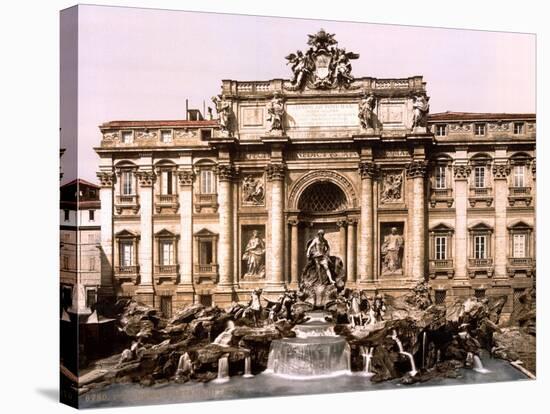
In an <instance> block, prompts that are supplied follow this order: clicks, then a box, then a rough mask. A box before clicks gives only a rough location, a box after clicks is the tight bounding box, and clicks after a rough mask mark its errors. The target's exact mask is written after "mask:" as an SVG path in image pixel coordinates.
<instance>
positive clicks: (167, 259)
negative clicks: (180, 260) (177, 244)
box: [159, 240, 175, 266]
mask: <svg viewBox="0 0 550 414" xmlns="http://www.w3.org/2000/svg"><path fill="white" fill-rule="evenodd" d="M159 252H160V264H161V265H164V266H167V265H171V264H174V262H175V260H174V242H173V241H172V240H161V241H160V242H159Z"/></svg>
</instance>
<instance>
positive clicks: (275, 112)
mask: <svg viewBox="0 0 550 414" xmlns="http://www.w3.org/2000/svg"><path fill="white" fill-rule="evenodd" d="M284 116H285V104H284V101H283V98H282V97H281V95H280V94H279V92H275V93H274V94H273V99H271V101H269V103H268V104H267V122H269V132H272V131H279V132H281V133H282V132H283V118H284Z"/></svg>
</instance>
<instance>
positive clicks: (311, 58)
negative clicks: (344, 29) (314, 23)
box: [285, 29, 359, 91]
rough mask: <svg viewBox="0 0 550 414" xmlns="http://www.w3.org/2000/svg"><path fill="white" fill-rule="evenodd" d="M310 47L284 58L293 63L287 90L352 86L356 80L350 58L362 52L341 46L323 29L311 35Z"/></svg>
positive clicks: (354, 57)
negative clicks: (354, 51) (347, 50)
mask: <svg viewBox="0 0 550 414" xmlns="http://www.w3.org/2000/svg"><path fill="white" fill-rule="evenodd" d="M308 37H309V40H308V42H307V44H308V45H309V46H310V48H309V49H308V50H307V51H306V52H305V53H304V52H302V51H301V50H298V51H296V53H291V54H289V55H288V56H286V57H285V59H286V60H288V63H287V64H290V65H291V69H292V73H293V77H292V79H291V81H290V86H288V87H286V89H288V90H292V91H295V90H303V89H304V88H305V87H306V86H307V87H308V88H310V89H330V88H337V87H338V88H350V87H351V84H352V82H353V80H354V78H353V76H352V75H351V62H350V61H351V60H352V59H357V58H358V57H359V55H358V54H357V53H353V52H346V50H345V49H343V48H339V47H338V46H337V45H338V42H337V41H336V39H334V34H331V33H327V32H325V31H324V30H323V29H321V30H320V31H319V32H317V33H316V34H313V35H308Z"/></svg>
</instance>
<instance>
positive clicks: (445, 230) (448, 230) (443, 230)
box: [430, 223, 455, 233]
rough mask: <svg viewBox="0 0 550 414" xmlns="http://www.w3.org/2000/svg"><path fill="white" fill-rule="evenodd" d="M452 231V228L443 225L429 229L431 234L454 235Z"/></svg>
mask: <svg viewBox="0 0 550 414" xmlns="http://www.w3.org/2000/svg"><path fill="white" fill-rule="evenodd" d="M454 231H455V230H454V229H453V228H452V227H449V226H447V225H446V224H445V223H439V224H437V225H435V226H433V227H432V228H430V232H433V233H454Z"/></svg>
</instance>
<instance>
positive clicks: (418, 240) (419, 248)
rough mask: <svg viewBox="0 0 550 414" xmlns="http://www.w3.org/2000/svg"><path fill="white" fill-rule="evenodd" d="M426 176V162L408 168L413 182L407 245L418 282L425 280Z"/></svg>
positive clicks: (413, 276)
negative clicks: (409, 247)
mask: <svg viewBox="0 0 550 414" xmlns="http://www.w3.org/2000/svg"><path fill="white" fill-rule="evenodd" d="M425 175H426V162H425V161H413V162H412V163H410V164H409V165H408V167H407V177H408V178H409V179H411V181H412V206H411V207H409V208H412V216H411V223H409V229H410V232H409V234H408V239H410V240H405V243H410V245H411V250H410V253H411V257H410V260H411V262H412V266H411V278H412V279H413V280H414V281H416V282H422V281H424V279H425V274H424V272H425V255H426V251H425V243H424V242H425V234H426V228H425V218H424V217H425V215H424V209H425V205H424V203H425V201H426V200H425V196H424V176H425Z"/></svg>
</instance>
